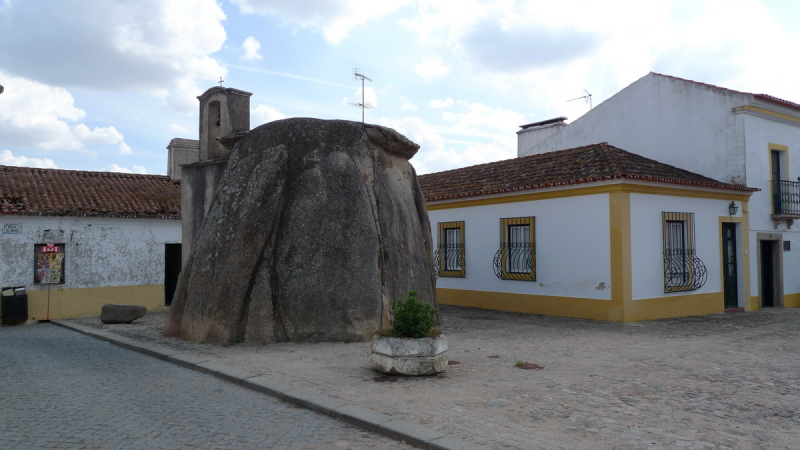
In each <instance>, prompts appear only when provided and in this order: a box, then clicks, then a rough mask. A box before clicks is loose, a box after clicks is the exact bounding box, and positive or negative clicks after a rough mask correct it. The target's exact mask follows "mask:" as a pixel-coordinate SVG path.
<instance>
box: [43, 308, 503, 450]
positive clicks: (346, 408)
mask: <svg viewBox="0 0 800 450" xmlns="http://www.w3.org/2000/svg"><path fill="white" fill-rule="evenodd" d="M50 323H52V324H55V325H58V326H60V327H63V328H67V329H69V330H73V331H77V332H78V333H82V334H85V335H87V336H90V337H93V338H95V339H100V340H102V341H106V342H109V343H111V344H114V345H116V346H119V347H122V348H125V349H128V350H133V351H135V352H139V353H143V354H145V355H148V356H152V357H155V358H158V359H161V360H164V361H167V362H171V363H173V364H177V365H179V366H183V367H186V368H188V369H192V370H197V371H199V372H203V373H206V374H209V375H212V376H215V377H217V378H220V379H222V380H225V381H227V382H231V383H234V384H238V385H241V386H243V387H246V388H248V389H251V390H254V391H257V392H261V393H264V394H267V395H270V396H273V397H276V398H279V399H281V400H285V401H287V402H290V403H294V404H295V405H298V406H301V407H303V408H308V409H311V410H314V411H317V412H320V413H322V414H325V415H329V416H331V417H334V418H337V419H341V420H344V421H346V422H349V423H351V424H353V425H356V426H358V427H361V428H365V429H368V430H371V431H375V432H377V433H380V434H383V435H385V436H389V437H392V438H395V439H400V440H403V441H405V442H406V443H408V444H410V445H413V446H415V447H418V448H424V449H435V450H481V449H488V447H485V446H482V445H478V444H474V443H472V442H469V441H466V440H464V439H461V438H458V437H455V436H452V435H449V434H446V433H445V432H443V431H435V430H431V429H429V428H426V427H423V426H421V425H417V424H415V423H411V422H408V421H406V420H403V419H398V418H395V417H392V416H389V415H387V414H383V413H380V412H378V411H374V410H371V409H368V408H364V407H361V406H358V405H352V404H348V403H346V402H344V401H342V400H339V399H336V398H332V397H328V396H325V395H321V394H316V393H313V392H309V391H305V390H303V389H297V388H294V387H292V386H287V385H284V384H280V383H277V382H274V381H271V380H270V379H268V378H267V377H265V376H263V375H258V374H255V373H252V372H248V371H246V370H241V369H236V368H233V367H229V366H226V365H224V364H221V363H219V362H217V361H214V360H213V359H209V358H204V357H200V356H195V355H191V354H186V353H181V352H179V351H177V350H170V349H166V348H163V347H159V346H157V345H154V344H149V343H146V342H139V341H136V340H134V339H130V338H126V337H122V336H117V335H115V334H113V333H107V332H105V331H100V330H96V329H94V328H90V327H85V326H83V325H79V324H76V323H71V322H67V321H64V320H60V319H55V320H51V321H50Z"/></svg>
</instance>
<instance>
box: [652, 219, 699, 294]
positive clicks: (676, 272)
mask: <svg viewBox="0 0 800 450" xmlns="http://www.w3.org/2000/svg"><path fill="white" fill-rule="evenodd" d="M661 216H662V221H663V230H664V292H684V291H694V290H697V289H700V288H701V287H703V285H704V284H705V283H706V266H705V264H703V262H702V261H700V259H699V258H698V257H697V252H696V249H695V242H694V213H686V212H663V213H661Z"/></svg>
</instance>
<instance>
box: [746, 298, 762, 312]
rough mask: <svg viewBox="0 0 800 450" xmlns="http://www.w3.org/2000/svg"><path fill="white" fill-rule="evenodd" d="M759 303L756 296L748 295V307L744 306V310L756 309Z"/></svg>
mask: <svg viewBox="0 0 800 450" xmlns="http://www.w3.org/2000/svg"><path fill="white" fill-rule="evenodd" d="M760 305H761V303H760V301H759V298H758V296H757V295H756V296H754V297H750V309H748V308H747V307H746V306H745V310H747V311H758V308H759V306H760Z"/></svg>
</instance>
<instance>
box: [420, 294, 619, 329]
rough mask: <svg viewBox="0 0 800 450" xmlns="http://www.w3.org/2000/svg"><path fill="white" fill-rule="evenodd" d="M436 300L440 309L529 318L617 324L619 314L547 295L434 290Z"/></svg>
mask: <svg viewBox="0 0 800 450" xmlns="http://www.w3.org/2000/svg"><path fill="white" fill-rule="evenodd" d="M436 296H437V299H438V302H439V303H440V304H442V305H454V306H469V307H473V308H483V309H497V310H500V311H513V312H521V313H529V314H545V315H548V316H559V317H572V318H576V319H593V320H606V321H615V322H617V321H619V318H620V317H621V316H622V313H621V311H617V308H616V307H615V306H614V305H613V304H612V302H611V301H610V300H597V299H592V298H575V297H553V296H546V295H532V294H512V293H508V292H491V291H469V290H465V289H446V288H437V289H436Z"/></svg>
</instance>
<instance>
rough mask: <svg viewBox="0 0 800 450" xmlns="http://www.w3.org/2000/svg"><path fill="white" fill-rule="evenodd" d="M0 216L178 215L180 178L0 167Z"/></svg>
mask: <svg viewBox="0 0 800 450" xmlns="http://www.w3.org/2000/svg"><path fill="white" fill-rule="evenodd" d="M0 215H53V216H98V217H139V218H169V219H178V218H180V182H179V181H176V180H172V179H171V178H169V177H168V176H164V175H148V174H129V173H118V172H93V171H82V170H64V169H46V168H37V167H16V166H2V165H0Z"/></svg>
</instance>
